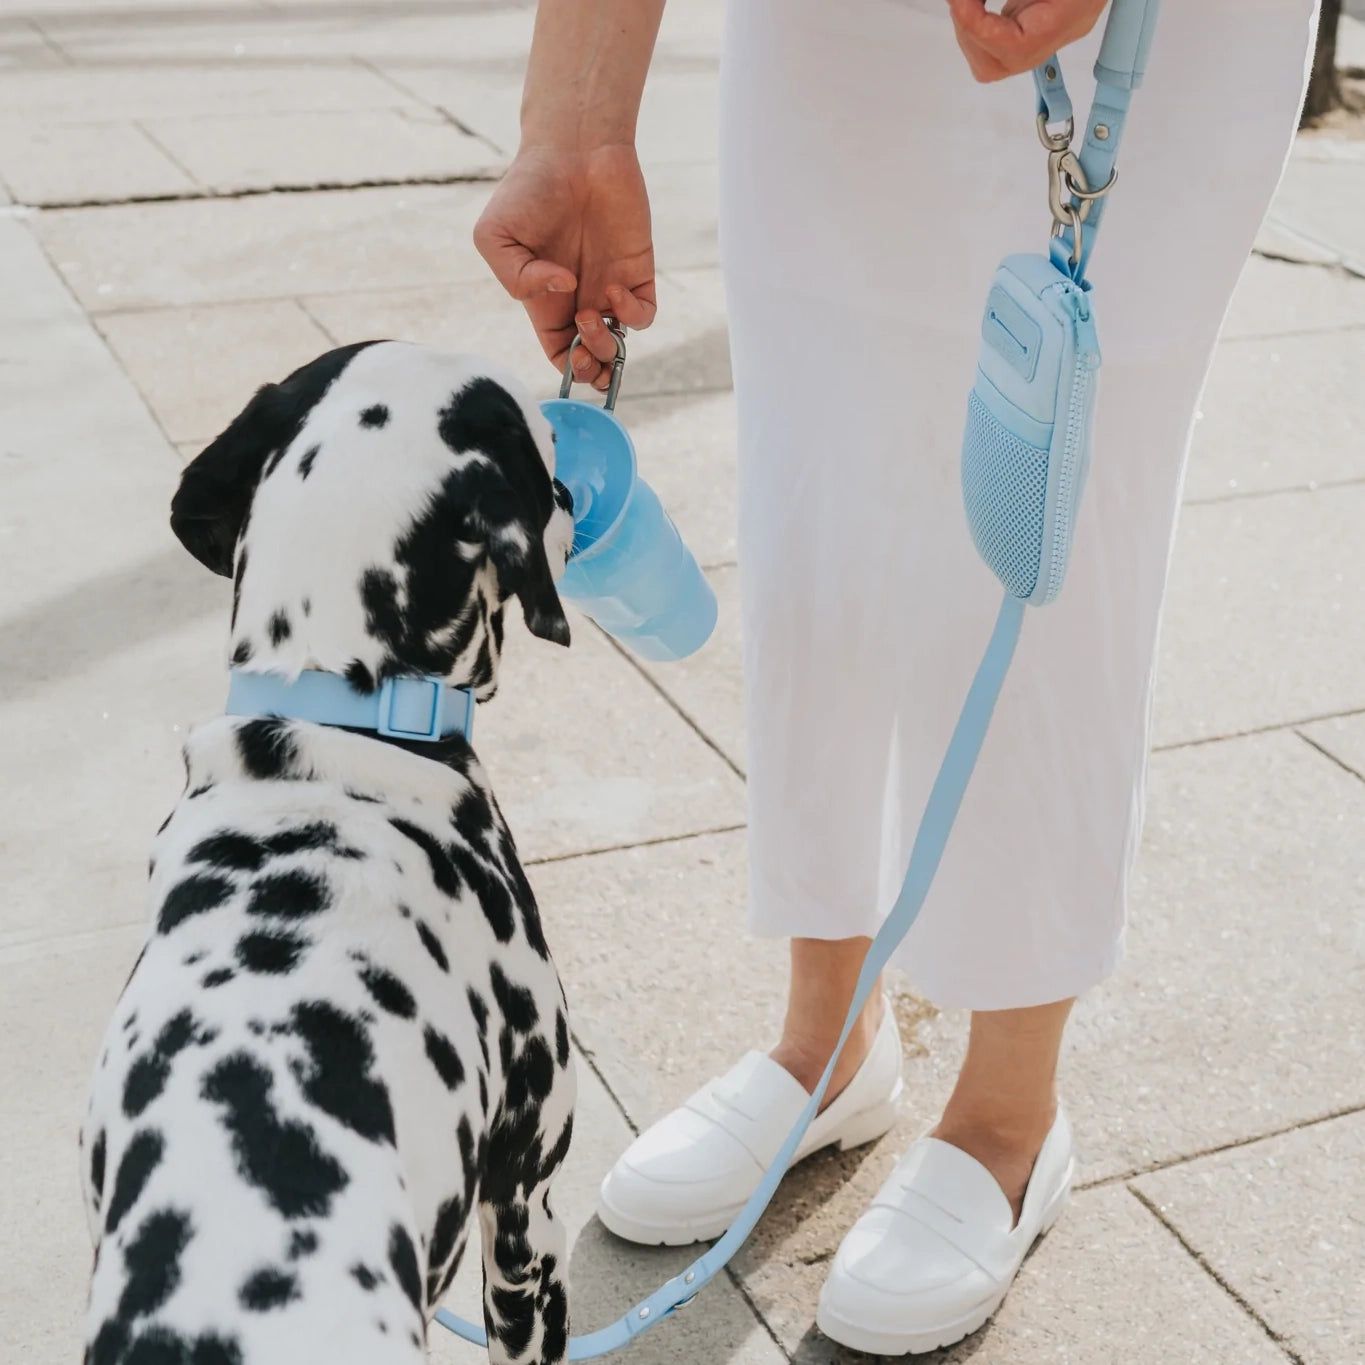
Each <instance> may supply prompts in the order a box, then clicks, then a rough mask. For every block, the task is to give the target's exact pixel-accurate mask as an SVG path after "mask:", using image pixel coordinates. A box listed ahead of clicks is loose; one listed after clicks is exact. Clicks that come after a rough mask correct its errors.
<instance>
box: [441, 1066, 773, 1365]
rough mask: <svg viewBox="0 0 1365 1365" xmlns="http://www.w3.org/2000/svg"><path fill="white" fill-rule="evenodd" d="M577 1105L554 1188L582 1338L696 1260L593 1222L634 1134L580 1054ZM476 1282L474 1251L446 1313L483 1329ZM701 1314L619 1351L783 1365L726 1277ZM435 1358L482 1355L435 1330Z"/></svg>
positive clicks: (634, 1358)
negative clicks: (605, 1180)
mask: <svg viewBox="0 0 1365 1365" xmlns="http://www.w3.org/2000/svg"><path fill="white" fill-rule="evenodd" d="M576 1061H577V1066H578V1105H577V1108H576V1109H575V1111H574V1137H573V1143H572V1145H571V1146H570V1148H569V1156H568V1160H567V1161H566V1162H565V1163H564V1168H563V1171H562V1173H561V1175H560V1177H559V1179H558V1180H557V1181H556V1182H555V1186H554V1206H555V1210H556V1212H557V1213H558V1214H559V1216H560V1218H561V1219H562V1220H563V1222H564V1224H565V1227H566V1229H567V1231H568V1234H569V1247H570V1251H569V1289H570V1300H569V1311H570V1313H571V1314H572V1317H573V1331H574V1332H575V1334H583V1333H586V1332H591V1331H595V1330H596V1329H597V1328H599V1327H605V1326H607V1324H608V1323H610V1322H614V1321H615V1320H616V1318H618V1317H620V1316H621V1314H622V1313H624V1312H625V1311H626V1309H627V1308H629V1307H630V1306H631V1305H632V1304H633V1303H636V1302H638V1301H639V1300H640V1299H642V1298H644V1297H645V1296H646V1295H647V1294H650V1293H652V1292H653V1291H654V1290H655V1289H657V1288H658V1287H659V1285H661V1284H662V1283H663V1282H664V1281H665V1280H666V1279H668V1278H670V1277H671V1276H672V1275H675V1274H676V1273H677V1272H678V1271H679V1270H681V1269H682V1268H683V1267H684V1266H686V1265H688V1264H690V1262H691V1261H692V1259H693V1258H694V1257H695V1255H696V1252H695V1250H691V1249H688V1248H678V1249H676V1250H664V1249H663V1248H646V1247H637V1246H633V1245H631V1244H630V1243H628V1242H622V1241H620V1240H619V1239H617V1238H615V1237H613V1236H611V1234H610V1233H608V1232H607V1230H606V1229H605V1228H604V1227H603V1226H602V1225H601V1223H599V1222H598V1221H597V1218H596V1215H595V1212H594V1210H595V1209H596V1206H597V1189H598V1186H599V1185H600V1184H601V1182H602V1177H603V1176H604V1175H605V1174H606V1173H607V1170H608V1168H609V1167H610V1165H611V1163H612V1162H613V1161H614V1160H615V1159H616V1156H617V1154H618V1153H619V1152H620V1151H621V1150H622V1149H623V1148H624V1147H625V1146H626V1145H627V1144H628V1143H629V1142H630V1139H631V1136H632V1134H631V1130H630V1128H629V1127H628V1126H627V1124H626V1121H625V1119H624V1118H622V1116H621V1112H620V1110H619V1109H618V1108H617V1107H616V1105H615V1103H614V1102H613V1101H612V1099H611V1097H610V1095H609V1094H608V1093H607V1091H606V1089H605V1088H604V1087H603V1085H602V1083H601V1081H599V1080H598V1079H597V1077H596V1076H595V1075H594V1074H593V1072H592V1070H591V1068H590V1067H588V1066H587V1065H586V1064H585V1063H584V1061H583V1059H582V1058H581V1057H577V1058H576ZM481 1291H482V1281H481V1272H480V1269H479V1258H478V1253H477V1248H475V1247H471V1248H470V1249H469V1251H468V1252H467V1253H466V1256H465V1260H464V1263H463V1264H462V1265H461V1266H460V1272H459V1274H458V1275H457V1276H456V1277H455V1283H454V1284H453V1285H452V1286H451V1291H450V1293H449V1294H448V1295H447V1296H446V1306H447V1307H449V1308H450V1309H451V1311H453V1312H455V1313H458V1314H460V1315H461V1316H462V1317H464V1318H466V1319H468V1320H469V1321H471V1322H479V1323H482V1321H483V1316H482V1310H481V1308H480V1302H481V1298H480V1296H481ZM702 1302H704V1304H705V1307H704V1308H703V1309H702V1310H701V1311H699V1312H696V1313H680V1314H678V1315H676V1316H675V1317H673V1318H672V1319H670V1320H669V1321H668V1322H664V1323H662V1324H660V1325H659V1326H658V1327H656V1328H654V1330H653V1331H652V1332H650V1333H649V1334H647V1335H646V1336H644V1337H642V1338H639V1339H638V1340H637V1341H636V1342H635V1343H634V1344H632V1345H631V1346H629V1347H627V1348H626V1349H625V1350H623V1351H622V1352H620V1355H619V1358H620V1359H621V1360H623V1361H630V1362H632V1365H665V1362H667V1365H673V1362H676V1361H679V1360H707V1361H711V1360H717V1361H719V1360H733V1361H736V1362H738V1363H739V1365H779V1362H782V1361H783V1360H784V1359H785V1357H784V1356H783V1354H782V1352H781V1351H780V1350H779V1349H778V1347H777V1345H776V1344H775V1343H774V1342H773V1340H772V1338H771V1337H770V1336H769V1335H768V1333H767V1332H766V1331H765V1330H764V1328H763V1325H762V1324H761V1323H760V1322H759V1320H758V1319H757V1317H756V1316H755V1315H754V1313H753V1311H752V1309H751V1308H750V1307H749V1306H748V1304H746V1303H745V1302H744V1300H743V1298H742V1297H741V1295H740V1293H739V1291H738V1290H737V1289H736V1288H735V1287H734V1285H733V1284H732V1283H731V1282H730V1281H729V1280H728V1279H726V1278H724V1277H722V1278H721V1279H720V1280H719V1281H717V1282H716V1283H714V1284H712V1285H711V1286H710V1287H709V1288H708V1289H707V1291H706V1298H705V1300H704V1301H702ZM430 1343H431V1346H432V1347H433V1349H432V1351H431V1356H432V1359H433V1360H437V1361H448V1362H450V1365H481V1362H484V1361H486V1360H487V1359H488V1357H487V1355H486V1354H485V1353H484V1352H482V1351H480V1350H477V1349H476V1348H474V1347H472V1346H468V1345H466V1344H465V1343H463V1342H461V1341H459V1340H457V1339H456V1338H455V1337H453V1336H452V1335H451V1334H450V1333H449V1332H447V1331H446V1330H445V1329H444V1328H442V1327H436V1328H433V1329H432V1332H431V1334H430Z"/></svg>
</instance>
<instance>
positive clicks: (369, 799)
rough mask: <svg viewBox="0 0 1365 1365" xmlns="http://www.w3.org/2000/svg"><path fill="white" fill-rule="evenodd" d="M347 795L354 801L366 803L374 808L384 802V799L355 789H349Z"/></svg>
mask: <svg viewBox="0 0 1365 1365" xmlns="http://www.w3.org/2000/svg"><path fill="white" fill-rule="evenodd" d="M346 795H347V796H349V797H350V798H351V800H352V801H364V802H366V803H367V804H369V805H372V806H377V805H380V804H382V802H383V797H380V796H372V795H371V794H370V793H369V792H361V791H356V789H355V788H354V787H347V788H346Z"/></svg>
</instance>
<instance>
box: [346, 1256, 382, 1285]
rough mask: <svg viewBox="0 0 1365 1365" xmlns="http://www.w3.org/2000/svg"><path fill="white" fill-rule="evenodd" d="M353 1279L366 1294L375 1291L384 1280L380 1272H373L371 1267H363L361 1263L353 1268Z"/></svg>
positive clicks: (357, 1263)
mask: <svg viewBox="0 0 1365 1365" xmlns="http://www.w3.org/2000/svg"><path fill="white" fill-rule="evenodd" d="M351 1277H352V1278H353V1279H354V1280H355V1282H356V1283H357V1284H358V1285H359V1286H360V1287H361V1288H362V1289H363V1290H365V1291H366V1292H369V1291H370V1290H372V1289H374V1288H375V1286H376V1285H378V1284H379V1282H380V1281H381V1280H382V1279H383V1278H384V1276H383V1275H382V1274H381V1273H380V1272H379V1271H375V1270H371V1269H370V1268H369V1266H366V1265H361V1264H360V1262H359V1261H357V1262H356V1263H355V1265H353V1266H352V1267H351Z"/></svg>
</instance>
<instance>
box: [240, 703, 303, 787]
mask: <svg viewBox="0 0 1365 1365" xmlns="http://www.w3.org/2000/svg"><path fill="white" fill-rule="evenodd" d="M237 753H238V755H239V757H240V758H241V760H242V767H243V768H245V769H246V771H247V775H248V776H250V777H255V778H259V779H261V780H262V781H264V780H266V779H268V778H288V777H294V776H296V775H297V774H296V771H295V764H296V763H297V762H298V756H299V749H298V744H297V743H296V742H295V740H294V736H293V734H292V732H291V731H290V728H289V722H288V721H287V720H283V719H281V718H280V717H279V716H259V717H257V718H256V719H254V720H248V721H244V722H243V723H242V724H241V725H239V726H238V727H237Z"/></svg>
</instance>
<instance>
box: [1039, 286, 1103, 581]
mask: <svg viewBox="0 0 1365 1365" xmlns="http://www.w3.org/2000/svg"><path fill="white" fill-rule="evenodd" d="M1066 292H1067V293H1068V294H1070V297H1069V298H1068V299H1067V304H1068V305H1069V309H1070V312H1071V315H1072V341H1073V344H1074V347H1075V355H1076V359H1075V364H1074V368H1073V370H1072V374H1071V391H1070V393H1069V394H1068V395H1067V405H1066V442H1065V444H1064V445H1063V447H1062V459H1061V467H1060V468H1059V469H1058V471H1057V506H1058V507H1059V508H1065V509H1066V512H1067V515H1066V517H1065V518H1063V517H1056V518H1054V520H1053V525H1052V555H1051V557H1050V561H1049V567H1048V586H1047V597H1048V600H1051V598H1052V596H1053V595H1054V594H1055V593H1056V592H1057V589H1058V588H1059V587H1060V578H1061V575H1062V572H1063V570H1064V567H1065V565H1066V557H1067V550H1068V549H1069V547H1070V543H1071V532H1072V522H1073V521H1074V519H1075V518H1074V513H1075V506H1074V502H1073V497H1074V493H1073V484H1074V483H1075V478H1076V464H1077V457H1078V455H1079V454H1080V448H1081V441H1082V440H1083V439H1084V436H1085V414H1086V412H1087V411H1088V410H1089V406H1090V376H1091V374H1092V373H1093V372H1094V371H1095V370H1097V369H1099V367H1100V343H1099V336H1098V334H1097V333H1096V331H1095V319H1094V316H1093V315H1092V314H1091V312H1090V301H1089V299H1087V298H1086V296H1085V295H1084V294H1083V293H1081V292H1080V291H1079V290H1077V291H1076V292H1075V293H1072V292H1071V291H1070V290H1068V291H1066Z"/></svg>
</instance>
